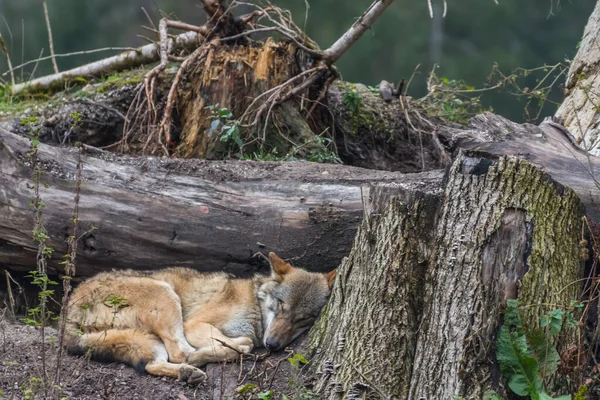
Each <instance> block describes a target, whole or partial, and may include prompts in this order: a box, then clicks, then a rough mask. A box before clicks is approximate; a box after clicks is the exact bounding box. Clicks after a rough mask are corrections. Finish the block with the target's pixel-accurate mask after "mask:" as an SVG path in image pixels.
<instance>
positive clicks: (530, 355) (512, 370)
mask: <svg viewBox="0 0 600 400" xmlns="http://www.w3.org/2000/svg"><path fill="white" fill-rule="evenodd" d="M571 305H572V308H571V310H569V312H567V311H566V310H564V309H556V310H553V311H551V312H549V313H548V315H545V316H543V318H542V320H541V323H540V327H537V328H533V329H526V327H524V325H523V322H522V319H521V315H520V313H519V308H518V306H519V303H518V301H517V300H514V299H511V300H507V302H506V306H507V310H506V314H505V315H504V323H503V325H502V327H501V328H500V332H499V334H498V339H497V342H496V347H497V352H496V357H497V359H498V363H499V364H500V371H501V372H502V374H503V375H504V377H505V378H506V379H507V380H508V387H509V388H510V390H512V391H513V392H514V393H515V394H517V395H519V396H530V398H531V399H533V400H550V399H553V397H551V396H550V395H548V394H547V391H546V389H545V387H544V378H546V377H550V376H552V375H554V374H555V373H556V371H557V368H558V364H559V362H560V355H559V354H558V351H557V350H556V346H555V344H554V340H553V339H554V338H556V336H557V335H559V334H560V332H561V331H562V329H563V326H564V325H565V324H566V325H568V326H573V325H572V324H573V323H574V321H575V320H574V318H573V317H572V312H573V311H574V310H575V309H577V308H579V307H580V303H577V302H572V303H571ZM568 314H571V317H570V318H567V317H566V316H567V315H568ZM492 399H493V398H492ZM556 399H560V400H567V399H571V396H570V395H568V396H561V397H558V398H556Z"/></svg>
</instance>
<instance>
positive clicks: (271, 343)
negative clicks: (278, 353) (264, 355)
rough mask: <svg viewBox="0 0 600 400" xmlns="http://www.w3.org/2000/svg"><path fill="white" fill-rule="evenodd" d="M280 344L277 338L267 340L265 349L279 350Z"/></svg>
mask: <svg viewBox="0 0 600 400" xmlns="http://www.w3.org/2000/svg"><path fill="white" fill-rule="evenodd" d="M279 346H280V343H279V341H278V340H277V339H275V338H272V337H270V338H267V339H266V340H265V347H266V348H267V349H269V350H277V349H279Z"/></svg>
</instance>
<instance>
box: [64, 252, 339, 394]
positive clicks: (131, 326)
mask: <svg viewBox="0 0 600 400" xmlns="http://www.w3.org/2000/svg"><path fill="white" fill-rule="evenodd" d="M269 260H270V262H271V269H272V274H271V276H269V277H265V276H257V277H255V278H254V279H232V278H230V277H229V276H228V275H226V274H223V273H212V274H211V273H200V272H197V271H194V270H191V269H187V268H169V269H165V270H160V271H154V272H136V271H130V270H127V271H114V272H108V273H102V274H99V275H97V276H95V277H94V278H91V279H89V280H87V281H85V282H83V283H82V284H81V285H80V286H78V287H77V288H76V289H75V291H74V292H73V294H72V296H71V301H70V303H69V309H68V313H67V315H68V327H67V332H66V344H67V348H68V349H69V350H70V351H71V352H72V353H75V354H84V353H90V354H91V356H92V358H95V359H100V360H102V359H106V360H117V361H122V362H125V363H128V364H130V365H132V366H134V367H136V369H138V370H141V371H144V370H145V371H146V372H148V373H150V374H154V375H165V376H171V377H177V378H179V379H181V380H184V381H187V382H189V383H197V382H199V381H201V380H203V379H204V378H205V375H204V373H203V372H202V371H201V370H199V369H198V367H200V366H202V365H204V364H206V363H208V362H217V361H231V360H234V359H236V358H237V357H238V351H239V352H243V353H245V352H249V351H251V350H252V348H253V347H254V346H260V345H265V346H266V347H268V348H271V349H274V350H276V349H280V348H282V347H284V346H286V345H287V344H288V343H289V342H290V341H292V340H293V339H294V338H295V337H297V336H298V335H299V334H300V333H302V332H303V331H305V330H306V329H308V328H309V327H310V326H311V325H312V323H313V322H314V320H315V319H316V317H317V315H318V313H319V312H320V309H321V308H322V307H323V305H324V304H325V303H326V301H327V297H328V295H329V292H330V288H331V285H332V284H333V280H334V278H335V271H333V272H331V273H328V274H321V273H311V272H307V271H304V270H300V269H296V268H293V267H292V266H291V265H290V264H287V263H285V262H284V261H283V260H281V259H280V258H279V257H277V255H275V254H274V253H270V254H269ZM215 339H218V340H215ZM221 342H223V343H225V345H223V344H222V343H221ZM236 350H237V351H236Z"/></svg>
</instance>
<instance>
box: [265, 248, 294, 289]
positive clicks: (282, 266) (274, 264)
mask: <svg viewBox="0 0 600 400" xmlns="http://www.w3.org/2000/svg"><path fill="white" fill-rule="evenodd" d="M269 263H271V272H272V275H273V279H275V280H276V281H277V282H281V281H282V280H283V276H284V275H285V274H287V273H289V272H290V271H291V270H292V268H293V267H292V266H291V265H290V264H288V263H286V262H285V261H283V260H282V259H281V258H279V256H278V255H277V254H275V253H273V252H270V253H269Z"/></svg>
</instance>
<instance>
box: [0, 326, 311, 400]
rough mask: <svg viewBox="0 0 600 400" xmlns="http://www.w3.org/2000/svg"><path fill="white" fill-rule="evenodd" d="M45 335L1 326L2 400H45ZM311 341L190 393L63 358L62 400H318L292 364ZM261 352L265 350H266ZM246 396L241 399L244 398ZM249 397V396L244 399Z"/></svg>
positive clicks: (216, 370)
mask: <svg viewBox="0 0 600 400" xmlns="http://www.w3.org/2000/svg"><path fill="white" fill-rule="evenodd" d="M40 333H41V332H40V329H39V328H35V327H31V326H26V325H23V324H20V323H14V322H7V321H0V398H6V399H45V398H47V397H46V396H45V394H44V389H43V383H42V381H41V379H40V378H41V377H42V376H43V375H42V369H41V366H42V357H41V335H40ZM45 342H46V343H47V344H48V346H47V350H46V354H47V356H46V360H47V361H46V364H47V366H48V367H47V371H49V375H50V377H52V376H54V371H55V368H56V354H57V349H58V344H57V330H56V329H54V328H46V341H45ZM306 342H307V341H306V335H303V336H302V337H300V338H299V339H298V340H297V341H295V342H294V343H292V344H291V348H289V349H286V350H289V353H287V352H285V351H283V352H279V353H277V354H271V355H267V354H266V353H265V352H264V351H262V353H261V352H260V350H259V351H257V355H256V356H246V357H244V358H245V359H244V361H243V362H242V363H239V362H238V363H229V364H211V365H208V366H207V367H206V368H203V369H204V370H205V372H206V373H207V375H208V379H207V381H205V382H203V383H201V384H200V385H198V386H197V387H191V386H189V385H187V384H185V383H183V382H179V381H177V380H175V379H171V378H166V377H163V378H160V377H156V376H151V375H148V374H140V373H137V372H136V371H135V370H134V369H133V368H131V367H129V366H126V365H124V364H120V363H111V364H106V363H100V362H96V361H91V360H88V359H86V358H83V357H75V356H71V355H69V354H64V355H63V358H62V367H61V382H60V390H59V393H60V394H59V395H58V396H56V398H57V399H61V400H62V399H69V400H71V399H72V400H76V399H86V400H87V399H103V400H108V399H161V400H163V399H164V400H168V399H176V400H186V399H189V400H191V399H199V400H200V399H202V400H204V399H207V400H208V399H266V400H279V399H286V398H287V399H302V400H312V399H314V400H316V399H318V397H317V396H316V395H314V394H313V393H312V392H311V391H310V389H309V387H308V386H307V382H308V378H307V376H306V374H305V373H304V372H303V369H306V368H300V369H298V368H297V367H294V366H293V365H292V364H291V363H290V362H289V361H288V358H289V355H290V354H291V353H292V352H295V353H299V354H303V352H305V351H306ZM261 350H262V349H261ZM240 392H242V393H240ZM243 392H245V393H243Z"/></svg>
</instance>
